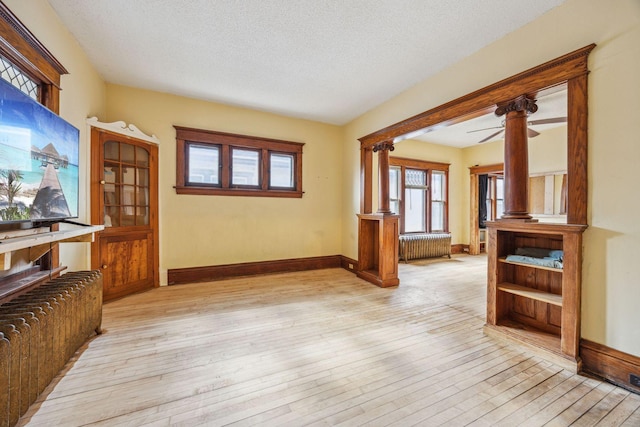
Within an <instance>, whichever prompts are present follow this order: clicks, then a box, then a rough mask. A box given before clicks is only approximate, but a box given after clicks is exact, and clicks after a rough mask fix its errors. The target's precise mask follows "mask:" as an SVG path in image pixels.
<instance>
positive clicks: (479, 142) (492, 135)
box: [478, 129, 504, 144]
mask: <svg viewBox="0 0 640 427" xmlns="http://www.w3.org/2000/svg"><path fill="white" fill-rule="evenodd" d="M502 132H504V129H500V130H499V131H498V132H496V133H492V134H491V135H489V136H488V137H486V138H485V139H483V140H481V141H478V144H482V143H483V142H487V141H489V140H490V139H491V138H493V137H494V136H497V135H500V134H501V133H502Z"/></svg>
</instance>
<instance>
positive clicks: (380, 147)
mask: <svg viewBox="0 0 640 427" xmlns="http://www.w3.org/2000/svg"><path fill="white" fill-rule="evenodd" d="M395 149H396V147H394V146H393V141H382V142H379V143H377V144H375V145H374V146H373V152H374V153H376V152H378V151H384V150H389V151H393V150H395Z"/></svg>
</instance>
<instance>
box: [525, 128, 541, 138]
mask: <svg viewBox="0 0 640 427" xmlns="http://www.w3.org/2000/svg"><path fill="white" fill-rule="evenodd" d="M538 135H540V132H536V131H535V130H533V129H531V128H527V136H528V137H529V138H535V137H536V136H538Z"/></svg>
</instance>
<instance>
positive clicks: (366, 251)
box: [356, 141, 400, 288]
mask: <svg viewBox="0 0 640 427" xmlns="http://www.w3.org/2000/svg"><path fill="white" fill-rule="evenodd" d="M367 151H368V152H369V153H372V152H374V153H378V191H379V193H378V196H379V197H378V211H377V212H376V213H375V214H373V213H367V212H366V207H367V203H366V199H365V203H364V204H363V207H364V208H365V212H363V213H361V214H359V215H358V271H357V272H356V274H357V275H358V277H360V278H362V279H364V280H366V281H368V282H370V283H373V284H375V285H377V286H380V287H383V288H386V287H388V286H397V285H398V284H399V283H400V279H398V220H399V217H398V215H394V214H393V212H391V209H390V201H389V151H393V142H392V141H384V142H381V143H378V144H375V145H374V146H373V149H372V151H371V150H367V149H365V148H363V151H362V157H361V159H362V162H363V165H365V169H363V170H364V172H365V177H364V179H363V182H364V185H365V187H366V184H367V179H366V172H367V169H366V164H367V163H368V162H367V160H368V161H370V160H371V154H369V157H368V158H367ZM369 172H370V171H369ZM369 203H370V199H369Z"/></svg>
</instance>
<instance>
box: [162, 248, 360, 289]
mask: <svg viewBox="0 0 640 427" xmlns="http://www.w3.org/2000/svg"><path fill="white" fill-rule="evenodd" d="M349 264H352V265H353V266H354V267H355V266H357V265H358V263H357V262H356V261H355V260H351V259H349V258H346V257H342V256H340V255H332V256H320V257H310V258H296V259H283V260H276V261H259V262H247V263H240V264H225V265H211V266H206V267H187V268H174V269H169V271H168V283H169V285H178V284H183V283H195V282H209V281H216V280H222V279H229V278H232V277H240V276H257V275H261V274H272V273H290V272H294V271H307V270H321V269H325V268H344V265H347V270H349V268H348V265H349Z"/></svg>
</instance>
